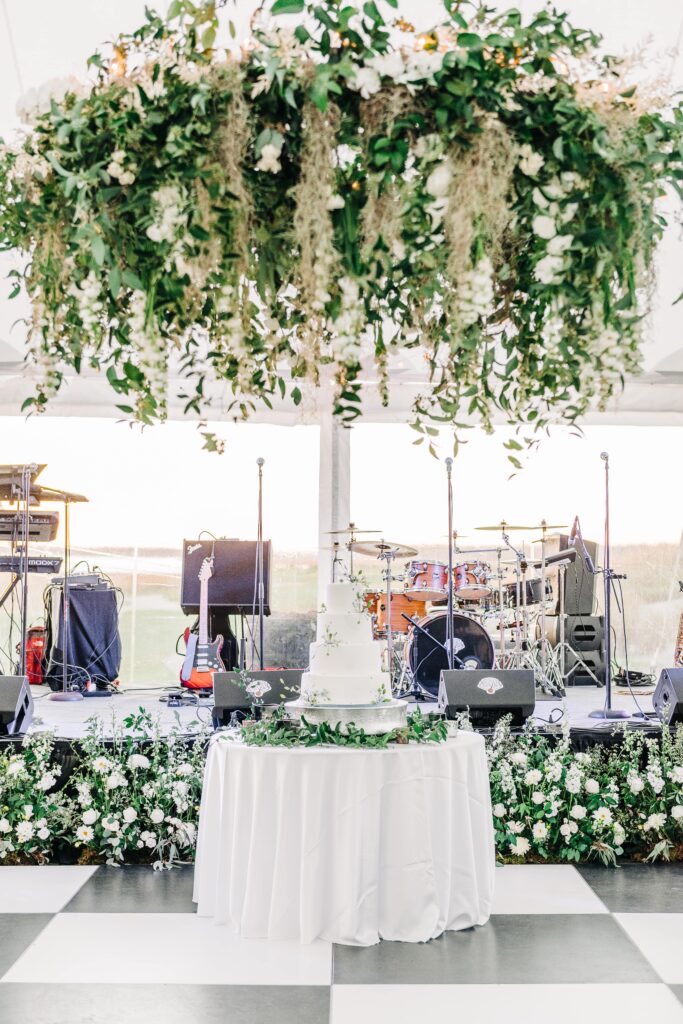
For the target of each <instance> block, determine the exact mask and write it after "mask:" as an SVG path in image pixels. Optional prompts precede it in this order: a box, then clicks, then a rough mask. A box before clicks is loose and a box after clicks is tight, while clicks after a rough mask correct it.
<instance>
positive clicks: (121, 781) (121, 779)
mask: <svg viewBox="0 0 683 1024" xmlns="http://www.w3.org/2000/svg"><path fill="white" fill-rule="evenodd" d="M127 785H128V780H127V779H126V776H125V775H122V774H121V772H117V771H114V772H112V773H111V775H110V776H109V778H108V779H107V789H122V788H123V787H124V786H127Z"/></svg>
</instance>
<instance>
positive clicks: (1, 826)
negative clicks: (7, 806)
mask: <svg viewBox="0 0 683 1024" xmlns="http://www.w3.org/2000/svg"><path fill="white" fill-rule="evenodd" d="M11 830H12V826H11V825H10V823H9V821H8V820H7V818H0V832H2V833H6V832H11Z"/></svg>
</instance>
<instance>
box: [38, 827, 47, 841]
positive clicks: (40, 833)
mask: <svg viewBox="0 0 683 1024" xmlns="http://www.w3.org/2000/svg"><path fill="white" fill-rule="evenodd" d="M38 838H39V839H49V838H50V830H49V829H47V828H40V829H38Z"/></svg>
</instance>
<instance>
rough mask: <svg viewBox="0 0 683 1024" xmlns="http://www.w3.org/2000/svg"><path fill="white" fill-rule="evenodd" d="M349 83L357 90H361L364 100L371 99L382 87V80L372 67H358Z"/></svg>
mask: <svg viewBox="0 0 683 1024" xmlns="http://www.w3.org/2000/svg"><path fill="white" fill-rule="evenodd" d="M349 85H350V86H351V88H352V89H355V90H356V92H359V93H360V94H361V96H362V97H363V99H364V100H368V99H370V97H371V96H373V95H374V94H375V93H376V92H379V90H380V89H381V88H382V82H381V81H380V77H379V75H378V74H377V72H376V71H375V69H374V68H371V67H359V68H356V73H355V75H354V77H353V78H352V79H350V81H349Z"/></svg>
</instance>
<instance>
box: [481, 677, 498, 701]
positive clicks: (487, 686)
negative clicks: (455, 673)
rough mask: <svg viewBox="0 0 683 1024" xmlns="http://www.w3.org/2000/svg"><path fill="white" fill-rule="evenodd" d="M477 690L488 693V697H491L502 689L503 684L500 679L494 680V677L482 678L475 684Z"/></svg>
mask: <svg viewBox="0 0 683 1024" xmlns="http://www.w3.org/2000/svg"><path fill="white" fill-rule="evenodd" d="M477 689H478V690H483V691H484V693H488V695H489V697H492V696H493V694H494V693H496V692H497V691H498V690H502V689H503V684H502V683H501V681H500V679H496V677H495V676H484V678H483V679H480V680H479V682H478V683H477Z"/></svg>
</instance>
